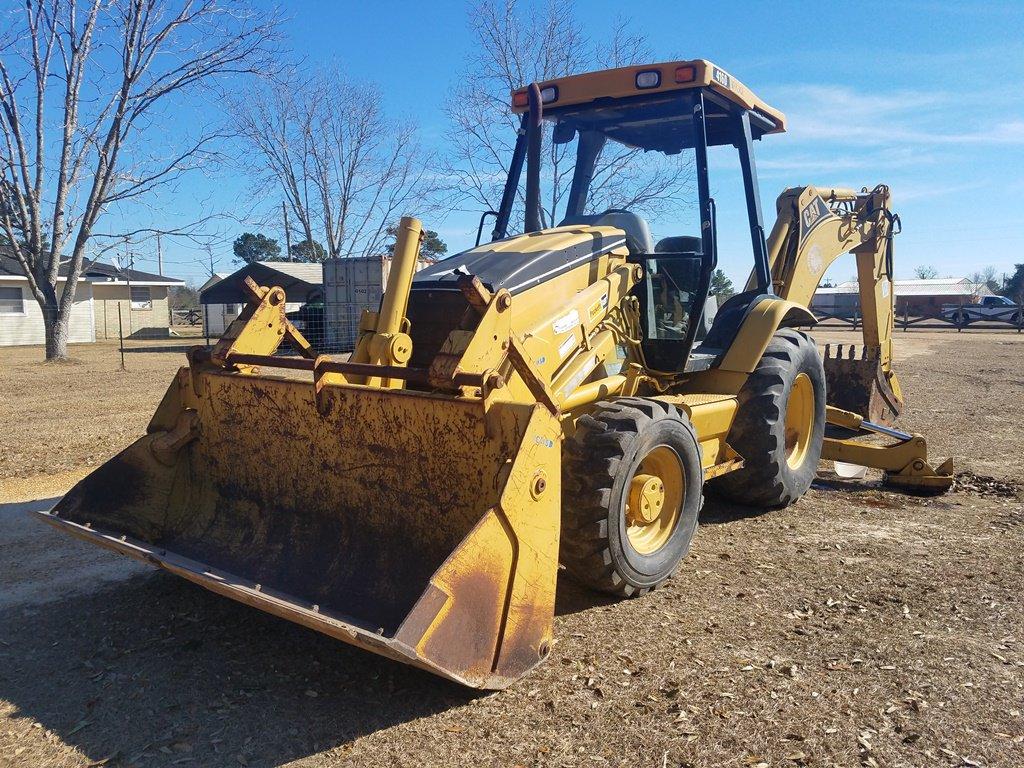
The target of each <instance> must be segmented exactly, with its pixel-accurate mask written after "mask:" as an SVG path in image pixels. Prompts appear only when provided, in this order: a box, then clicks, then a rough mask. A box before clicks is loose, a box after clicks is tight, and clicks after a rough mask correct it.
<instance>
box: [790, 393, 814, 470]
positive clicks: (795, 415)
mask: <svg viewBox="0 0 1024 768" xmlns="http://www.w3.org/2000/svg"><path fill="white" fill-rule="evenodd" d="M812 432H814V385H813V384H812V383H811V379H810V377H809V376H808V375H807V374H806V373H801V374H798V375H797V377H796V379H794V381H793V386H792V388H791V389H790V390H789V400H788V401H787V402H786V463H787V464H789V466H790V468H791V469H797V468H798V467H800V466H801V465H802V464H803V463H804V460H805V459H806V458H807V448H808V446H809V445H810V444H811V433H812Z"/></svg>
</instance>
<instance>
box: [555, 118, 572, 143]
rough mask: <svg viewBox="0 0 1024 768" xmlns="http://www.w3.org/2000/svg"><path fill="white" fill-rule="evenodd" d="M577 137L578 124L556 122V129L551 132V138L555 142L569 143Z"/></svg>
mask: <svg viewBox="0 0 1024 768" xmlns="http://www.w3.org/2000/svg"><path fill="white" fill-rule="evenodd" d="M574 138H576V126H575V125H573V124H572V123H562V122H558V123H555V130H554V131H553V132H552V134H551V140H552V141H553V142H555V144H568V143H569V142H570V141H572V140H573V139H574Z"/></svg>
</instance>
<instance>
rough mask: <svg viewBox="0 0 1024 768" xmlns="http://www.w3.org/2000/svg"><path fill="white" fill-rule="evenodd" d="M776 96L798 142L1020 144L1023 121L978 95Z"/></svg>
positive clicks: (839, 90)
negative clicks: (786, 113) (785, 112)
mask: <svg viewBox="0 0 1024 768" xmlns="http://www.w3.org/2000/svg"><path fill="white" fill-rule="evenodd" d="M776 94H777V99H776V101H777V103H779V104H780V105H781V106H782V107H783V110H784V111H786V109H787V107H789V105H793V106H792V107H789V109H788V117H789V125H790V133H791V135H792V137H793V138H794V139H797V140H807V141H815V142H832V143H835V144H841V145H846V146H858V147H878V146H881V147H885V146H916V147H926V146H948V145H957V144H959V145H1016V144H1024V120H1021V119H1019V118H1017V117H1016V115H1014V116H1013V117H1010V116H1009V115H1008V114H1006V112H1005V111H1003V110H1005V108H1006V106H1007V103H1006V101H1005V100H1002V101H997V100H992V99H988V98H985V97H983V96H982V95H980V94H971V95H969V96H964V95H962V94H951V93H945V92H940V91H911V90H900V91H894V92H892V93H877V92H867V91H858V90H855V89H853V88H848V87H845V86H834V85H809V84H807V85H795V86H788V87H782V88H779V89H777V91H776ZM994 105H999V106H994ZM986 106H988V107H990V108H988V109H987V108H986ZM994 110H999V111H994Z"/></svg>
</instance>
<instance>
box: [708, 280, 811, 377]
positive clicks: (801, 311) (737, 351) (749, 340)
mask: <svg viewBox="0 0 1024 768" xmlns="http://www.w3.org/2000/svg"><path fill="white" fill-rule="evenodd" d="M817 321H818V320H817V318H816V317H815V316H814V314H813V313H812V312H811V311H810V310H809V309H807V307H805V306H803V305H802V304H798V303H796V302H795V301H787V300H786V299H780V298H766V299H764V300H762V301H760V302H758V304H757V306H756V307H754V308H753V309H752V310H751V311H750V312H749V313H747V316H746V318H745V319H744V320H743V324H742V325H741V326H740V329H739V332H738V333H737V334H736V337H735V338H734V339H733V342H732V344H731V345H730V347H729V351H728V352H726V353H725V356H724V357H723V358H722V362H721V363H719V365H718V369H719V370H721V371H732V372H735V373H753V371H754V369H755V368H756V367H757V364H758V363H759V362H760V361H761V356H762V355H764V350H765V348H766V347H767V346H768V342H769V341H771V339H772V336H773V335H774V334H775V332H776V331H777V330H778V329H779V328H780V327H784V326H792V325H804V324H808V325H812V324H814V323H816V322H817Z"/></svg>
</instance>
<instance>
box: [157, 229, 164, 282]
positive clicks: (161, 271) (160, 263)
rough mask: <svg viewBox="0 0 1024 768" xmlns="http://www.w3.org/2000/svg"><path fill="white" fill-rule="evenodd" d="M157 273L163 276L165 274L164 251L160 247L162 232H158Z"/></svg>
mask: <svg viewBox="0 0 1024 768" xmlns="http://www.w3.org/2000/svg"><path fill="white" fill-rule="evenodd" d="M156 273H157V274H158V275H160V277H163V275H164V251H163V248H161V247H160V233H159V232H157V233H156Z"/></svg>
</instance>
